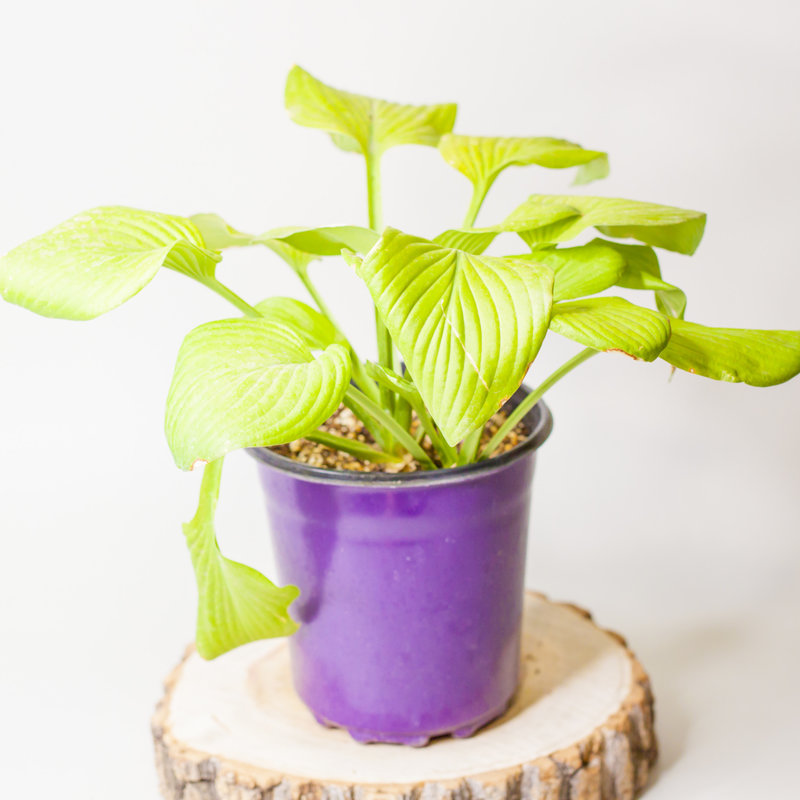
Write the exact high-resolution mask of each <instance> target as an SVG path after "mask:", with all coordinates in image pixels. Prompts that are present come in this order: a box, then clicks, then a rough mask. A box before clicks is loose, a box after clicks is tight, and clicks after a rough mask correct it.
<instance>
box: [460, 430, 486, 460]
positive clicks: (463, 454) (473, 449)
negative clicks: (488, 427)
mask: <svg viewBox="0 0 800 800" xmlns="http://www.w3.org/2000/svg"><path fill="white" fill-rule="evenodd" d="M482 436H483V425H481V427H480V428H476V429H475V430H474V431H472V433H468V434H467V435H466V436H465V437H464V441H463V442H461V448H460V449H459V451H458V463H459V464H471V463H472V462H473V461H475V458H476V456H477V455H478V448H479V447H480V446H481V437H482Z"/></svg>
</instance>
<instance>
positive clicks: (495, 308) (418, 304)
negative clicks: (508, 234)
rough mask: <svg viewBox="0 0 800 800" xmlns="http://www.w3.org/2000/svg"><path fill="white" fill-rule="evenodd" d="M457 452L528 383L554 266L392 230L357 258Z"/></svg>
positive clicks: (549, 297)
mask: <svg viewBox="0 0 800 800" xmlns="http://www.w3.org/2000/svg"><path fill="white" fill-rule="evenodd" d="M350 260H351V263H354V265H355V267H356V272H357V273H358V275H359V276H360V277H361V278H363V280H364V281H365V282H366V284H367V287H368V289H369V291H370V294H371V295H372V299H373V301H374V303H375V306H376V308H377V310H378V313H379V314H380V316H381V318H382V320H383V322H384V324H385V325H386V327H387V329H388V330H389V332H390V333H391V336H392V339H393V341H394V344H395V346H396V347H397V349H398V350H399V352H400V355H401V356H402V358H403V360H404V361H405V364H406V368H407V370H408V372H409V374H410V376H411V378H412V380H413V381H414V383H415V384H416V386H417V388H418V390H419V393H420V395H421V396H422V399H423V401H424V402H425V405H426V407H427V408H428V410H429V411H430V413H431V415H432V416H433V419H434V420H435V421H436V424H437V425H438V426H439V428H440V429H441V431H442V434H443V436H444V438H445V440H446V441H447V443H448V444H450V445H455V444H456V443H457V442H459V441H460V440H461V439H462V438H463V437H464V436H465V435H466V434H467V433H469V432H470V431H473V430H475V428H477V427H478V426H480V425H483V423H484V422H486V420H487V419H489V417H491V415H492V414H493V413H494V412H495V411H496V410H497V409H498V408H499V407H500V406H501V405H502V403H503V402H504V401H505V400H506V399H507V398H508V397H510V396H511V395H512V394H513V393H514V391H515V390H516V389H517V387H518V386H519V384H520V382H521V381H522V379H523V377H524V375H525V372H526V371H527V369H528V365H529V364H530V363H531V361H533V359H534V357H535V356H536V353H537V352H538V351H539V347H540V346H541V343H542V340H543V338H544V335H545V333H546V332H547V324H548V321H549V318H550V306H551V302H552V287H553V275H552V272H551V271H550V270H549V269H548V268H547V267H542V266H539V265H537V264H531V263H527V262H523V261H514V260H513V259H504V258H493V257H490V256H478V255H473V254H470V253H465V252H462V251H460V250H454V249H451V248H446V247H442V246H440V245H437V244H435V243H434V242H429V241H426V240H424V239H418V238H416V237H414V236H409V235H407V234H405V233H401V232H400V231H397V230H394V229H393V228H387V229H386V230H385V231H384V232H383V235H382V236H381V238H380V240H379V241H378V243H377V244H376V245H375V247H373V248H372V250H370V252H369V253H367V255H366V256H365V258H364V259H363V260H360V259H350Z"/></svg>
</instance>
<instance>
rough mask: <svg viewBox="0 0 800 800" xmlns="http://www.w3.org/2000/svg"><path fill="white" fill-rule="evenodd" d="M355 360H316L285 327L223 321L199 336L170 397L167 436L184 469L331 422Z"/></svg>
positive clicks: (333, 354) (341, 355)
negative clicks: (233, 451) (352, 361)
mask: <svg viewBox="0 0 800 800" xmlns="http://www.w3.org/2000/svg"><path fill="white" fill-rule="evenodd" d="M350 369H351V362H350V355H349V352H348V351H347V350H346V349H345V348H344V347H343V346H342V345H340V344H330V345H328V347H326V348H325V349H324V350H323V351H322V352H321V353H319V354H318V355H314V354H313V353H312V352H311V350H310V349H309V348H308V346H307V345H306V344H305V343H304V342H303V340H302V339H301V338H300V337H299V336H298V335H297V334H296V333H295V332H293V331H292V330H290V329H289V328H287V327H286V326H284V325H281V324H278V323H276V322H271V321H268V320H264V319H259V318H240V319H228V320H220V321H217V322H209V323H206V324H205V325H201V326H200V327H198V328H195V329H194V330H193V331H191V332H190V333H189V334H188V335H187V336H186V338H185V339H184V341H183V344H182V345H181V349H180V351H179V353H178V358H177V362H176V365H175V372H174V375H173V379H172V385H171V386H170V391H169V395H168V397H167V415H166V423H165V425H166V433H167V441H168V443H169V446H170V449H171V450H172V454H173V456H174V458H175V461H176V463H177V465H178V466H179V467H180V468H181V469H189V468H191V467H192V466H193V465H194V464H195V463H196V462H198V461H206V462H208V461H214V460H216V459H217V458H220V457H221V456H223V455H225V454H226V453H228V452H230V451H231V450H236V449H239V448H243V447H257V446H262V447H263V446H269V445H273V444H283V443H285V442H288V441H291V440H293V439H297V438H300V437H301V436H303V435H304V434H305V433H308V432H310V431H312V430H314V429H316V428H317V427H319V425H320V424H321V423H322V422H324V421H325V420H326V419H327V418H328V417H329V416H330V415H331V414H332V413H333V412H334V411H335V410H336V408H337V407H338V405H339V403H340V402H341V399H342V397H343V396H344V393H345V391H346V389H347V386H348V384H349V381H350Z"/></svg>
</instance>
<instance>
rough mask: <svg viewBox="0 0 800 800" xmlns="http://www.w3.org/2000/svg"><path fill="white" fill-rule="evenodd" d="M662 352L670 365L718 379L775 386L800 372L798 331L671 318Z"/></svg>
mask: <svg viewBox="0 0 800 800" xmlns="http://www.w3.org/2000/svg"><path fill="white" fill-rule="evenodd" d="M671 324H672V337H671V338H670V340H669V344H668V345H667V346H666V347H665V348H664V350H663V352H662V353H661V358H663V359H664V361H666V362H668V363H669V364H672V366H673V367H677V368H678V369H682V370H685V371H686V372H691V373H693V374H696V375H703V376H704V377H706V378H713V379H714V380H718V381H731V382H743V383H749V384H750V385H751V386H774V385H776V384H779V383H783V382H784V381H788V380H789V379H790V378H793V377H794V376H795V375H798V374H800V331H770V330H746V329H741V328H709V327H706V326H705V325H698V324H697V323H694V322H686V321H685V320H679V319H675V320H672V321H671Z"/></svg>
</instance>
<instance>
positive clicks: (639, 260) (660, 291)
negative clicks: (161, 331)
mask: <svg viewBox="0 0 800 800" xmlns="http://www.w3.org/2000/svg"><path fill="white" fill-rule="evenodd" d="M595 242H596V243H602V244H603V245H605V246H606V247H613V248H614V250H616V251H617V252H618V253H619V254H620V255H621V256H622V257H623V258H624V259H625V270H624V272H623V273H622V276H621V277H620V279H619V280H618V281H617V286H620V287H622V288H623V289H646V290H650V291H652V292H654V293H655V298H656V306H657V307H658V310H659V311H660V312H661V313H662V314H666V315H667V316H668V317H676V318H677V319H683V315H684V314H685V313H686V294H685V293H684V291H683V290H682V289H679V288H678V287H677V286H673V285H672V284H671V283H667V282H666V281H665V280H663V278H662V277H661V267H660V266H659V264H658V256H657V255H656V253H655V250H653V248H652V247H648V246H647V245H643V244H620V243H619V242H607V241H606V240H605V239H594V241H593V243H595Z"/></svg>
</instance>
